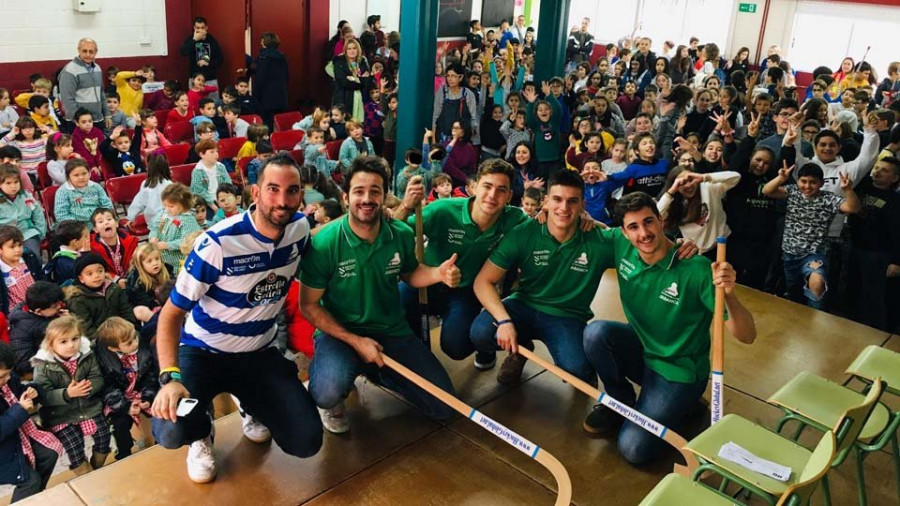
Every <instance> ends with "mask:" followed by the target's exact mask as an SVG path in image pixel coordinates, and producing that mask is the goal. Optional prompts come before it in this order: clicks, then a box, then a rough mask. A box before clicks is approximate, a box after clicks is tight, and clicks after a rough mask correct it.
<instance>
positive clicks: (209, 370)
mask: <svg viewBox="0 0 900 506" xmlns="http://www.w3.org/2000/svg"><path fill="white" fill-rule="evenodd" d="M178 363H179V366H180V367H181V375H182V377H183V378H184V386H185V387H186V388H187V389H188V392H190V396H191V397H192V398H194V399H197V401H198V403H197V407H195V408H194V410H193V411H191V413H190V414H189V415H188V416H186V417H184V418H179V419H178V421H176V422H170V421H168V420H161V419H158V418H154V419H153V436H154V437H155V438H156V440H157V441H158V442H159V444H160V445H162V446H163V447H165V448H170V449H174V448H178V447H180V446H182V445H185V444H190V443H191V442H193V441H197V440H198V439H203V438H205V437H206V436H209V433H210V429H211V425H210V424H211V420H210V417H209V414H208V413H207V411H206V407H207V406H209V404H210V403H211V402H212V399H213V397H215V396H216V395H218V394H220V393H222V392H228V393H230V394H233V395H234V396H236V397H237V398H238V399H240V401H241V409H243V410H244V411H246V412H247V413H249V414H250V415H251V416H253V418H254V419H256V420H258V421H259V422H260V423H262V424H263V425H265V426H266V427H268V428H269V431H270V432H271V433H272V438H273V439H275V442H276V443H278V446H280V447H281V449H282V450H284V452H285V453H288V454H290V455H293V456H295V457H310V456H312V455H315V454H316V453H317V452H318V451H319V448H321V446H322V421H321V420H320V419H319V413H318V412H317V411H316V406H315V403H313V400H312V397H310V395H309V392H307V391H306V388H304V387H303V383H301V382H300V379H299V378H298V377H297V365H296V364H294V363H293V362H291V361H290V360H287V359H286V358H284V357H283V356H282V355H281V354H280V353H279V352H278V350H277V349H275V348H273V347H268V348H264V349H262V350H258V351H253V352H248V353H212V352H208V351H205V350H202V349H200V348H195V347H193V346H181V347H180V348H179V350H178Z"/></svg>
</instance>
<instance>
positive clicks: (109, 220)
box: [91, 207, 138, 290]
mask: <svg viewBox="0 0 900 506" xmlns="http://www.w3.org/2000/svg"><path fill="white" fill-rule="evenodd" d="M91 223H93V225H94V233H93V234H91V251H93V252H94V253H97V254H98V255H100V257H102V258H103V262H104V263H105V264H106V273H107V275H108V276H109V277H110V279H112V281H113V282H114V283H117V284H118V285H119V288H122V289H123V290H124V289H125V287H126V282H125V275H126V274H127V272H128V267H129V266H130V265H131V255H133V254H134V250H135V249H136V248H137V246H138V239H137V237H135V236H133V235H131V234H129V233H128V232H125V230H121V229H119V227H118V224H117V223H116V217H115V215H114V214H113V211H112V209H106V208H103V207H100V208H97V210H96V211H94V213H93V214H92V215H91Z"/></svg>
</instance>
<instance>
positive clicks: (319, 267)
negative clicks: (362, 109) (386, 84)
mask: <svg viewBox="0 0 900 506" xmlns="http://www.w3.org/2000/svg"><path fill="white" fill-rule="evenodd" d="M387 179H388V176H387V169H386V162H385V161H384V159H382V158H380V157H377V156H361V157H359V158H356V159H355V160H353V163H352V164H351V165H350V167H349V169H348V172H347V174H346V175H345V176H344V203H345V204H346V205H347V208H348V211H347V214H346V215H345V216H344V217H343V218H341V219H339V220H337V221H336V222H335V223H333V224H329V226H327V227H325V228H323V229H322V230H321V231H320V232H319V233H318V234H317V235H316V236H315V237H314V238H313V241H312V245H311V247H310V249H309V252H308V253H307V256H306V257H305V258H304V259H303V268H302V271H301V274H300V301H301V302H300V310H301V311H302V312H303V316H304V318H306V319H307V320H308V321H309V322H310V323H311V324H312V325H313V326H314V327H316V328H317V329H319V333H318V334H317V335H316V337H315V354H314V355H313V361H312V364H311V365H310V368H309V390H310V393H311V394H312V396H313V399H315V401H316V404H318V405H319V407H320V408H323V409H321V410H320V413H321V417H322V422H323V424H324V426H325V429H326V430H328V431H329V432H333V433H343V432H347V431H348V430H350V423H349V420H348V419H347V418H346V417H345V416H344V407H343V404H344V398H346V397H347V395H348V394H349V393H350V390H351V389H352V388H353V382H354V379H355V378H356V376H358V375H359V374H361V373H364V374H366V375H367V376H368V377H369V379H371V380H372V381H374V382H376V383H378V384H380V385H383V386H385V387H387V388H390V389H391V390H395V391H397V392H398V393H400V394H401V395H403V396H404V397H406V399H407V400H409V401H410V402H411V403H412V404H414V405H416V406H417V407H419V408H420V409H422V410H423V411H424V412H425V414H427V415H429V416H432V417H434V418H436V419H438V420H447V419H449V418H450V417H452V416H453V415H454V414H455V411H454V410H453V409H451V408H449V407H448V406H446V405H445V404H444V403H442V402H441V401H439V400H438V399H436V398H434V397H433V396H431V395H430V394H428V393H427V392H425V391H424V390H422V389H421V388H419V387H418V386H416V385H415V384H414V383H412V382H410V381H409V380H407V379H406V378H404V377H403V376H401V375H400V374H398V373H397V372H395V371H394V370H392V369H390V368H386V367H384V361H383V359H382V357H381V352H382V351H384V352H385V354H387V355H388V356H390V357H391V358H393V359H394V360H396V361H398V362H400V363H401V364H403V365H405V366H406V367H408V368H409V369H411V370H413V371H415V372H416V373H417V374H419V375H420V376H422V377H423V378H425V379H427V380H428V381H430V382H432V383H434V384H435V385H437V386H438V387H439V388H441V389H443V390H445V391H447V392H450V393H451V394H452V393H453V384H452V383H451V382H450V377H449V376H448V375H447V371H445V370H444V368H443V366H442V365H441V363H440V362H438V360H437V358H435V356H434V355H432V353H431V350H429V349H428V348H426V347H425V344H424V343H422V341H420V340H419V339H418V338H417V337H416V335H415V334H414V333H413V332H412V330H411V329H410V327H409V325H408V324H407V323H406V320H405V318H404V314H403V310H402V307H403V305H402V302H401V300H400V291H399V288H398V281H399V280H400V279H402V280H403V281H404V282H405V283H407V284H409V285H410V286H412V287H414V288H424V287H428V286H431V285H433V284H436V283H444V284H445V285H447V286H449V287H451V288H452V287H456V286H457V285H458V284H459V280H460V270H459V267H457V266H456V265H455V262H456V260H457V257H458V255H456V254H454V255H453V256H451V257H450V258H449V259H447V260H445V261H443V262H442V263H441V264H439V266H437V267H429V266H427V265H424V264H420V263H419V262H418V261H417V260H416V257H415V252H414V249H415V244H414V243H415V239H414V234H413V231H412V229H410V228H409V226H407V225H406V223H403V222H402V221H400V220H390V221H388V220H386V219H385V218H384V216H383V206H384V197H385V195H386V194H387V192H386V184H387Z"/></svg>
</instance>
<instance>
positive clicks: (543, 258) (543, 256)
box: [532, 249, 550, 267]
mask: <svg viewBox="0 0 900 506" xmlns="http://www.w3.org/2000/svg"><path fill="white" fill-rule="evenodd" d="M532 256H533V260H534V265H535V266H537V267H546V266H547V265H549V262H548V260H549V259H550V250H548V249H542V250H538V251H535V252H534V253H532Z"/></svg>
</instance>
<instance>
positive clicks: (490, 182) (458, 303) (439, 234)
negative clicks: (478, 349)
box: [394, 158, 528, 370]
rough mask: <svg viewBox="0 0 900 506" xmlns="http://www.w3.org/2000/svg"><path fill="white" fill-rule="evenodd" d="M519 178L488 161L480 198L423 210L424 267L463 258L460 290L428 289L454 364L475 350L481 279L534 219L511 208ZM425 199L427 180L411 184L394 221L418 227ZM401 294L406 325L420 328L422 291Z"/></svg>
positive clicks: (485, 359)
mask: <svg viewBox="0 0 900 506" xmlns="http://www.w3.org/2000/svg"><path fill="white" fill-rule="evenodd" d="M514 177H515V173H514V171H513V167H512V165H510V164H509V163H507V162H505V161H503V160H500V159H496V158H495V159H490V160H486V161H484V162H482V164H481V165H480V166H479V168H478V174H477V183H476V187H475V196H474V197H470V198H467V199H463V198H453V199H440V200H435V201H434V202H432V203H430V204H428V205H427V206H425V208H424V209H423V210H422V222H423V225H424V232H425V236H426V237H428V244H427V246H426V248H425V261H424V263H425V264H426V265H432V266H434V265H440V264H441V263H442V262H444V261H446V260H447V259H448V258H450V257H451V256H453V255H454V254H455V255H458V260H457V261H456V265H457V266H458V267H459V269H460V271H461V273H462V277H461V279H460V282H459V286H458V287H456V288H448V287H447V286H445V285H434V286H432V287H430V288H429V289H428V308H427V312H428V313H429V314H432V315H437V316H440V317H441V321H442V325H441V350H443V352H444V353H446V354H447V356H448V357H450V358H452V359H453V360H463V359H465V358H466V357H468V356H469V355H471V354H472V352H474V351H475V346H474V345H473V344H472V341H471V339H469V328H470V327H471V326H472V322H473V321H474V320H475V317H476V316H478V313H479V311H481V303H480V302H478V298H477V297H475V292H473V291H472V282H473V281H475V276H476V275H478V271H480V270H481V266H482V265H484V261H485V260H487V258H488V255H490V254H491V252H492V251H493V250H494V248H495V247H496V246H497V243H498V242H500V239H501V238H502V237H503V236H504V235H505V234H507V233H509V232H510V231H511V230H512V229H513V228H515V227H516V226H517V225H519V224H520V223H522V222H524V221H526V220H527V219H528V217H527V216H526V215H525V213H524V212H523V211H522V210H521V209H519V208H517V207H510V206H508V205H507V204H509V200H510V198H511V197H512V181H513V178H514ZM424 196H425V186H424V185H423V184H422V183H421V181H416V180H413V181H411V182H410V184H409V186H408V187H407V189H406V194H405V196H404V198H403V205H402V206H401V207H400V209H398V210H397V211H396V212H395V213H394V218H397V219H406V221H407V223H409V225H411V226H415V216H414V215H410V214H411V213H413V212H414V210H415V207H416V205H418V203H420V202H422V199H423V198H424ZM400 294H401V295H402V297H403V306H404V309H405V310H406V321H407V322H408V323H409V326H410V327H412V328H413V329H415V328H417V327H418V326H419V325H420V323H419V322H420V321H421V318H422V308H421V306H420V305H419V301H418V290H415V289H413V288H412V287H410V286H409V285H408V284H406V283H400ZM496 356H497V354H496V352H493V351H491V352H487V353H478V354H476V355H475V367H476V368H477V369H480V370H487V369H490V368H492V367H493V366H494V364H495V363H496V361H497V359H496Z"/></svg>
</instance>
